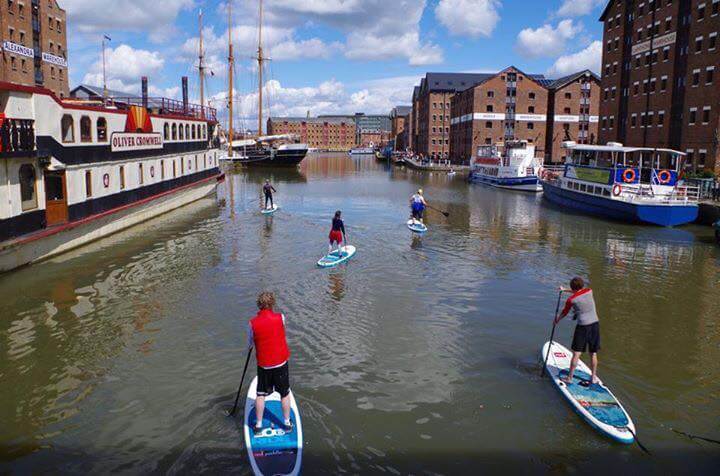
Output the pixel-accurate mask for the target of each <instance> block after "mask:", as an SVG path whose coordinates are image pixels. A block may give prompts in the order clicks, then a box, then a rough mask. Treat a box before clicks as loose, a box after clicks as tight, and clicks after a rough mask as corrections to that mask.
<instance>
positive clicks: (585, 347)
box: [572, 322, 600, 354]
mask: <svg viewBox="0 0 720 476" xmlns="http://www.w3.org/2000/svg"><path fill="white" fill-rule="evenodd" d="M572 350H573V351H574V352H590V353H591V354H596V353H597V352H598V351H599V350H600V323H599V322H594V323H592V324H590V325H587V326H581V325H580V324H578V325H577V327H575V335H573V340H572Z"/></svg>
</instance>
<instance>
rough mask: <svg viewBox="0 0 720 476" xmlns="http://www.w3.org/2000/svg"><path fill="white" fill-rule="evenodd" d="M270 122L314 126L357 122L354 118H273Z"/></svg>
mask: <svg viewBox="0 0 720 476" xmlns="http://www.w3.org/2000/svg"><path fill="white" fill-rule="evenodd" d="M268 120H270V121H272V122H309V123H313V124H318V123H325V122H327V123H332V124H342V123H347V124H350V123H352V124H354V123H355V120H354V119H353V118H352V116H346V117H271V118H269V119H268Z"/></svg>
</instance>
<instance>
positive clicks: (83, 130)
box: [80, 116, 92, 142]
mask: <svg viewBox="0 0 720 476" xmlns="http://www.w3.org/2000/svg"><path fill="white" fill-rule="evenodd" d="M80 142H92V122H90V118H89V117H88V116H83V117H81V118H80Z"/></svg>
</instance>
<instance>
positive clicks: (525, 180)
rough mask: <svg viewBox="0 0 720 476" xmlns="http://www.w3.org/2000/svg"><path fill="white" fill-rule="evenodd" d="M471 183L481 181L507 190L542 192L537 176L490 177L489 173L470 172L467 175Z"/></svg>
mask: <svg viewBox="0 0 720 476" xmlns="http://www.w3.org/2000/svg"><path fill="white" fill-rule="evenodd" d="M469 180H470V182H472V183H482V184H485V185H490V186H492V187H497V188H504V189H508V190H518V191H522V192H542V186H541V185H540V182H539V180H538V178H537V177H502V178H500V177H491V176H489V175H481V174H477V173H471V174H470V177H469Z"/></svg>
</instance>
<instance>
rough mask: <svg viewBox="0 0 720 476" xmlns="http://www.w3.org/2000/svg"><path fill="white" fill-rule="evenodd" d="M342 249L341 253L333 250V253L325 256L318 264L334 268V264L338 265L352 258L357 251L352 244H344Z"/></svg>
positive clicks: (322, 266)
mask: <svg viewBox="0 0 720 476" xmlns="http://www.w3.org/2000/svg"><path fill="white" fill-rule="evenodd" d="M340 250H341V252H340V253H338V252H337V251H333V252H332V253H330V254H327V255H325V256H323V257H322V258H320V260H319V261H318V262H317V265H318V266H320V267H321V268H332V267H333V266H337V265H339V264H340V263H344V262H345V261H347V260H349V259H350V258H352V257H353V256H354V255H355V252H356V251H357V250H356V249H355V247H354V246H352V245H346V246H343V247H341V249H340Z"/></svg>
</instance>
